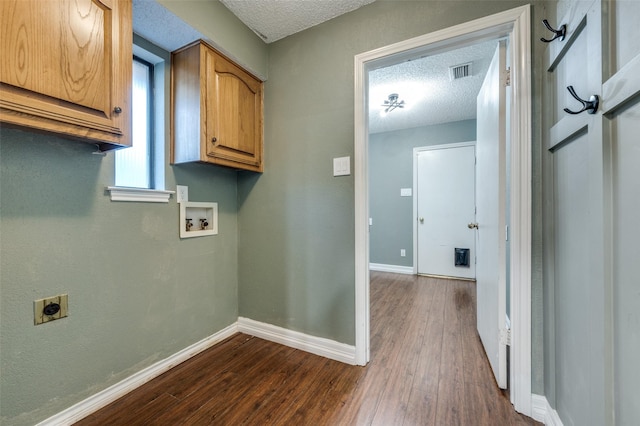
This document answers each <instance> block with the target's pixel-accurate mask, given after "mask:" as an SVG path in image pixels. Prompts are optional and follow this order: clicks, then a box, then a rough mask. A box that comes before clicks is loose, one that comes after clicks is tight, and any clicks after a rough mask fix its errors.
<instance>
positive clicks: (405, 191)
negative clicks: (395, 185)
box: [400, 188, 412, 197]
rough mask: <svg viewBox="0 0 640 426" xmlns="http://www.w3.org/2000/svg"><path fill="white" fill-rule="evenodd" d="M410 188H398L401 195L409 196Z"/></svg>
mask: <svg viewBox="0 0 640 426" xmlns="http://www.w3.org/2000/svg"><path fill="white" fill-rule="evenodd" d="M411 193H412V191H411V188H400V196H401V197H411Z"/></svg>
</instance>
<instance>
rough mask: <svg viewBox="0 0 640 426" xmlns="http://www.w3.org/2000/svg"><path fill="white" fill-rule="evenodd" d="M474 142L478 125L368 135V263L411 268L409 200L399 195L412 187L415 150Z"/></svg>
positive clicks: (457, 124) (469, 122) (469, 123)
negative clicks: (370, 222) (402, 250)
mask: <svg viewBox="0 0 640 426" xmlns="http://www.w3.org/2000/svg"><path fill="white" fill-rule="evenodd" d="M475 140H476V120H463V121H456V122H452V123H443V124H435V125H432V126H424V127H415V128H412V129H404V130H398V131H394V132H382V133H374V134H371V135H369V217H371V218H372V219H373V225H372V226H370V227H369V250H370V253H369V260H370V262H371V263H379V264H383V265H394V266H410V267H412V266H413V219H412V218H413V197H401V196H400V188H413V148H416V147H421V146H431V145H441V144H448V143H456V142H469V141H475ZM413 195H414V196H415V192H414V193H413ZM400 249H405V250H406V256H405V257H401V256H400Z"/></svg>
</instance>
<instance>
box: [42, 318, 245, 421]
mask: <svg viewBox="0 0 640 426" xmlns="http://www.w3.org/2000/svg"><path fill="white" fill-rule="evenodd" d="M237 332H238V325H237V323H233V324H231V325H230V326H228V327H226V328H224V329H222V330H220V331H218V332H217V333H215V334H212V335H211V336H209V337H205V338H204V339H202V340H200V341H199V342H196V343H194V344H193V345H191V346H188V347H187V348H185V349H183V350H181V351H179V352H176V353H175V354H173V355H171V356H169V357H168V358H165V359H163V360H162V361H158V362H156V363H155V364H153V365H150V366H149V367H147V368H145V369H143V370H141V371H139V372H137V373H135V374H133V375H131V376H129V377H127V378H126V379H124V380H122V381H120V382H118V383H116V384H115V385H113V386H109V387H108V388H106V389H104V390H102V391H100V392H98V393H96V394H94V395H92V396H90V397H89V398H87V399H85V400H83V401H80V402H78V403H77V404H74V405H72V406H71V407H69V408H67V409H66V410H64V411H61V412H59V413H58V414H56V415H54V416H51V417H49V418H48V419H46V420H43V421H42V422H40V423H38V426H63V425H71V424H73V423H75V422H77V421H79V420H82V419H83V418H85V417H87V416H88V415H90V414H92V413H94V412H96V411H97V410H99V409H101V408H102V407H105V406H107V405H108V404H110V403H112V402H114V401H115V400H117V399H118V398H120V397H122V396H124V395H126V394H128V393H129V392H131V391H133V390H134V389H136V388H138V387H140V386H142V385H144V384H145V383H147V382H149V381H150V380H152V379H155V378H156V377H158V376H159V375H161V374H162V373H165V372H166V371H168V370H170V369H171V368H173V367H175V366H176V365H178V364H180V363H182V362H184V361H186V360H188V359H189V358H192V357H194V356H196V355H197V354H199V353H200V352H202V351H204V350H206V349H208V348H210V347H211V346H213V345H215V344H216V343H219V342H221V341H222V340H224V339H226V338H227V337H230V336H232V335H234V334H235V333H237Z"/></svg>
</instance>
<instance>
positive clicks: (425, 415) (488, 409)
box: [76, 272, 538, 426]
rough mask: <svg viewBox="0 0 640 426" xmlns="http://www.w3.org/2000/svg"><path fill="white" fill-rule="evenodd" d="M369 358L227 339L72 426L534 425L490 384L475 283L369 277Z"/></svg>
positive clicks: (243, 337)
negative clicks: (362, 363) (349, 360)
mask: <svg viewBox="0 0 640 426" xmlns="http://www.w3.org/2000/svg"><path fill="white" fill-rule="evenodd" d="M370 293H371V362H370V363H369V364H368V365H367V366H366V367H358V366H350V365H345V364H342V363H339V362H337V361H332V360H329V359H326V358H322V357H319V356H315V355H311V354H308V353H305V352H302V351H299V350H296V349H291V348H288V347H285V346H281V345H278V344H275V343H271V342H267V341H264V340H262V339H258V338H254V337H251V336H247V335H245V334H236V335H234V336H232V337H230V338H229V339H227V340H225V341H224V342H221V343H219V344H217V345H216V346H214V347H212V348H210V349H208V350H206V351H204V352H202V353H200V354H199V355H197V356H195V357H194V358H192V359H190V360H189V361H187V362H185V363H183V364H180V365H179V366H177V367H175V368H173V369H172V370H170V371H168V372H167V373H165V374H163V375H162V376H160V377H158V378H156V379H154V380H152V381H150V382H149V383H147V384H146V385H144V386H142V387H140V388H138V389H136V390H134V391H133V392H131V393H130V394H128V395H126V396H124V397H122V398H120V399H119V400H117V401H115V402H113V403H112V404H110V405H108V406H107V407H105V408H103V409H101V410H99V411H97V412H95V413H94V414H92V415H90V416H88V417H87V418H85V419H83V420H82V421H80V422H78V423H76V425H80V426H83V425H101V426H102V425H384V426H395V425H534V424H538V423H536V422H535V421H533V420H532V419H529V418H527V417H525V416H522V415H520V414H518V413H516V412H515V411H514V410H513V407H512V406H511V404H510V402H509V398H508V395H507V394H506V393H503V392H502V391H500V389H498V387H497V386H496V383H495V381H494V379H493V375H492V373H491V370H490V367H489V363H488V361H487V359H486V357H485V355H484V350H483V348H482V345H481V343H480V340H479V338H478V335H477V332H476V325H475V315H476V314H475V283H473V282H467V281H456V280H441V279H436V278H427V277H416V276H411V275H397V274H389V273H381V272H372V274H371V292H370Z"/></svg>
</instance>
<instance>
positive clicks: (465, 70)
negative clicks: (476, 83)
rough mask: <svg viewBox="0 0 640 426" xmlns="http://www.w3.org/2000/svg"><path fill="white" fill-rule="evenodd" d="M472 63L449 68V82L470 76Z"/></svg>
mask: <svg viewBox="0 0 640 426" xmlns="http://www.w3.org/2000/svg"><path fill="white" fill-rule="evenodd" d="M472 63H473V62H469V63H466V64H460V65H454V66H452V67H449V78H450V79H451V81H453V80H458V79H461V78H465V77H469V76H471V64H472Z"/></svg>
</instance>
